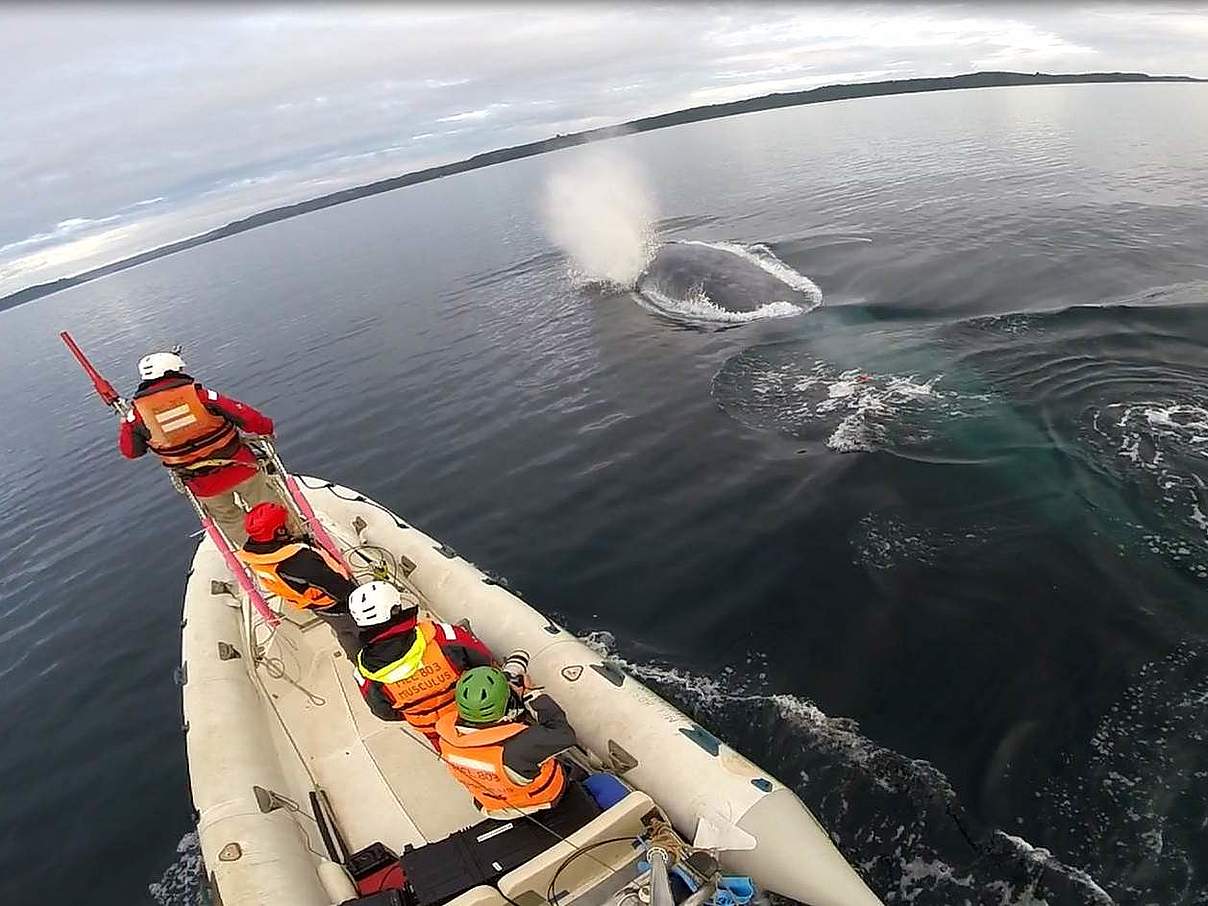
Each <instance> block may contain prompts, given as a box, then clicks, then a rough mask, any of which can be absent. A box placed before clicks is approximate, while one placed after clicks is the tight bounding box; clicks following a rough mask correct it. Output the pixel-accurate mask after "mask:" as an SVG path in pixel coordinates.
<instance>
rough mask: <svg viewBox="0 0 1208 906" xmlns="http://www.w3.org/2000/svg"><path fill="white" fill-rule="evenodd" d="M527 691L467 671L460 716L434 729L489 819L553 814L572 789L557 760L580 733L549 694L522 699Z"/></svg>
mask: <svg viewBox="0 0 1208 906" xmlns="http://www.w3.org/2000/svg"><path fill="white" fill-rule="evenodd" d="M514 657H515V656H513V657H510V658H508V661H507V663H506V664H505V667H507V666H509V665H510V664H511V663H513V660H514ZM526 685H527V684H526V682H525V680H524V677H523V676H517V674H516V672H505V671H504V670H501V669H499V668H497V667H479V668H476V669H474V670H468V671H466V672H465V673H464V674H462V676H461V679H459V680H458V681H457V689H456V692H455V701H456V703H457V708H456V710H453V711H450V712H448V713H446V714H444V715H443V716H442V717H441V718H440V719H439V720H438V721H437V723H436V733H437V736H438V737H439V738H440V742H439V744H438V748H439V750H440V757H441V760H442V761H444V763H445V767H447V768H448V769H449V773H450V774H452V775H453V777H454V778H455V779H456V780H458V781H459V782H460V783H461V785H462V786H464V787H465V788H466V790H468V791H469V793H470V795H471V796H473V797H474V802H475V803H476V804H477V805H478V808H479V810H480V811H481V812H482V813H483V815H485V816H486V817H487V818H498V819H505V818H516V817H518V816H520V815H527V814H531V813H532V812H537V811H541V810H543V809H548V808H553V807H554V806H555V805H557V804H558V802H559V800H561V798H562V794H563V793H564V792H565V791H566V786H567V775H566V769H565V768H564V767H563V766H562V764H561V763H560V762H559V761H558V758H557V756H558V755H559V754H560V753H562V752H564V751H566V750H567V749H569V748H571V747H572V746H574V745H575V731H574V728H573V727H571V725H570V722H569V721H568V720H567V719H566V712H565V711H563V710H562V708H561V706H559V705H558V703H557V702H555V701H554V700H553V699H552V698H550V697H549V696H548V695H546V694H545V693H542V692H537V691H530V692H527V693H525V694H523V696H522V695H521V690H522V689H524V688H525V686H526Z"/></svg>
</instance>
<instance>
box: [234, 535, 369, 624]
mask: <svg viewBox="0 0 1208 906" xmlns="http://www.w3.org/2000/svg"><path fill="white" fill-rule="evenodd" d="M307 547H308V545H305V544H301V543H300V542H294V543H293V544H283V545H281V547H279V548H277V550H275V551H273V552H271V553H268V554H254V553H252V552H251V551H246V550H239V551H236V552H235V556H237V557H238V558H239V559H240V560H242V561H243V562H244V563H246V564H247V565H248V567H249V568H250V569H251V570H252V572H253V573H255V574H256V578H257V579H258V580H259V581H260V587H261V588H263V589H264V590H265V591H267V592H269V593H270V594H274V595H276V596H277V597H279V598H281V599H283V600H285V601H288V602H289V603H290V604H293V605H294V606H295V607H300V608H303V609H305V608H307V607H330V606H331V605H332V604H334V603H336V600H335V598H333V597H332V596H331V595H329V594H328V593H327V592H326V591H324V590H323V589H321V588H317V587H315V586H314V585H310V586H307V588H306V590H305V591H298V590H297V589H295V588H294V587H293V586H292V585H290V584H289V583H288V582H286V581H285V580H284V579H283V578H281V575H280V573H278V572H277V567H278V566H280V565H281V564H282V563H284V562H285V561H286V560H288V559H289V558H290V557H292V556H293V555H294V554H296V553H298V551H300V550H304V549H306V548H307ZM310 550H313V551H314V552H315V553H316V554H318V555H319V556H320V557H322V558H323V562H325V563H326V564H327V565H328V566H329V567H331V569H332V571H333V572H336V573H339V574H340V575H341V576H343V577H344V578H345V579H349V578H351V576H350V575H349V573H348V570H346V569H345V568H344V565H343V564H342V563H340V561H338V560H336V559H335V558H334V557H332V556H331V555H330V554H329V553H327V551H325V550H323V549H322V548H319V547H312V548H310Z"/></svg>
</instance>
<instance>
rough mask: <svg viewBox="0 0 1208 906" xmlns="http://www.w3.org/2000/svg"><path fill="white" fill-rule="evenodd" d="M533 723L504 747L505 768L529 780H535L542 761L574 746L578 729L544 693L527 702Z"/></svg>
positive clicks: (559, 706)
mask: <svg viewBox="0 0 1208 906" xmlns="http://www.w3.org/2000/svg"><path fill="white" fill-rule="evenodd" d="M528 707H529V711H530V712H531V716H529V717H527V719H526V718H521V719H522V720H526V722H531V724H532V725H531V726H530V727H529V728H528V729H526V730H525V731H524V732H522V733H519V734H517V735H516V736H513V737H512V738H511V739H509V740H508V741H507V742H505V743H504V744H503V765H504V767H506V768H507V769H508V770H511V771H515V772H516V773H517V774H519V775H520V776H521V777H523V778H525V779H526V780H532V779H533V778H534V777H536V776H537V773H538V771H539V770H540V769H541V762H543V761H545V760H546V759H548V758H549V757H551V756H553V755H557V754H558V753H559V752H563V751H565V750H566V749H569V748H570V747H571V746H573V745H574V744H575V730H574V728H573V727H572V726H571V725H570V721H568V720H567V719H566V712H565V711H563V710H562V706H561V705H559V704H558V703H557V702H556V701H554V700H553V699H552V698H550V697H549V696H548V695H546V694H544V693H541V694H539V695H537V696H536V697H535V698H532V699H529V701H528Z"/></svg>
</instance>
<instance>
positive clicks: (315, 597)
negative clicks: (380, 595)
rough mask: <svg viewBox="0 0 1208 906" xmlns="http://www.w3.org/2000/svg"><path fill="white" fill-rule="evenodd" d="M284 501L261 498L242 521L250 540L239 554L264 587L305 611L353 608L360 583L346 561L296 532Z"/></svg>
mask: <svg viewBox="0 0 1208 906" xmlns="http://www.w3.org/2000/svg"><path fill="white" fill-rule="evenodd" d="M288 523H289V513H287V512H286V510H285V507H283V506H282V505H281V504H279V503H258V504H256V505H255V506H254V507H252V508H251V509H250V510H249V511H248V514H247V516H246V517H244V520H243V527H244V529H245V530H246V532H247V541H245V542H244V543H243V547H242V548H241V549H239V550H237V551H236V552H235V556H236V557H238V558H239V559H240V560H242V561H243V562H244V563H245V564H247V566H248V568H249V569H251V571H252V573H253V574H254V575H255V576H256V579H257V581H259V583H260V587H261V588H263V589H264V590H265V591H267V592H269V593H270V594H274V595H276V596H277V597H279V598H281V599H282V600H283V601H287V602H289V603H290V604H292V605H293V606H294V607H297V608H299V609H300V610H306V609H312V610H314V611H315V612H317V613H322V614H344V613H348V596H349V595H351V594H352V591H353V589H354V588H355V587H356V583H354V582H353V581H352V576H351V574H350V573H349V572H348V570H347V569H346V568H345V567H344V565H343V564H342V563H340V562H339V561H338V560H336V559H335V558H334V557H332V556H331V554H329V553H327V551H325V550H323V548H321V547H319V546H318V545H315V544H312V543H310V542H309V541H307V540H306V539H304V538H302V537H300V536H298V535H295V534H293V533H292V532H291V531H290V528H289V524H288Z"/></svg>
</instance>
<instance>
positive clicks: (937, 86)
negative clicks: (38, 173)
mask: <svg viewBox="0 0 1208 906" xmlns="http://www.w3.org/2000/svg"><path fill="white" fill-rule="evenodd" d="M1123 82H1183V83H1187V82H1191V83H1204V82H1208V78H1202V77H1198V76H1185V75H1156V76H1155V75H1149V74H1147V73H1140V72H1087V73H1042V72H1035V73H1021V72H1013V71H1010V70H983V71H978V72H971V73H962V74H960V75H954V76H919V77H912V78H909V79H887V80H882V81H874V82H850V83H838V84H833V85H822V86H818V87H816V88H809V89H804V90H801V91H789V92H773V93H771V94H764V95H758V96H756V97H751V98H744V99H741V100H737V101H725V102H722V103H717V104H702V105H698V106H695V107H685V108H683V109H680V110H674V111H670V112H667V113H659V114H653V115H650V116H644V117H638V118H636V119H632V120H626V121H625V122H622V123H617V124H615V125H611V126H599V127H596V128H593V129H585V130H582V131H579V132H570V133H565V134H563V133H557V134H555V135H553V136H549V137H547V138H543V139H538V140H536V141H532V142H525V143H522V144H519V145H511V146H508V147H504V148H496V149H493V150H489V151H482V152H479V153H477V154H473V155H471V156H469V157H465V158H461V159H459V160H455V161H451V162H448V163H444V164H438V165H436V166H432V167H425V168H422V169H419V170H412V171H409V172H406V173H401V174H398V175H396V176H388V177H384V178H382V179H376V180H373V181H371V182H367V183H362V184H360V185H355V186H350V187H348V188H345V189H339V190H337V191H335V192H328V193H325V194H323V195H317V196H313V197H311V198H309V199H304V200H302V201H297V202H291V203H290V204H285V205H278V206H276V207H273V208H268V209H267V210H264V211H260V212H257V213H254V214H249V215H247V216H245V217H240V218H237V219H235V220H232V221H229V222H227V223H225V224H223V225H221V226H218V227H213V228H211V229H209V230H206V231H204V232H201V233H197V234H194V235H192V236H187V237H184V238H181V239H177V240H174V241H172V242H169V243H166V244H164V245H160V246H155V247H153V248H150V249H145V250H143V251H141V252H137V253H135V254H133V255H127V256H126V257H124V258H120V259H118V260H116V261H111V262H109V263H107V264H102V265H98V266H96V267H93V268H89V269H88V270H84V271H80V272H79V273H76V274H71V275H68V276H66V277H59V278H56V279H55V280H50V281H47V282H44V283H35V284H31V285H29V286H26V287H22V288H21V289H18V290H15V291H14V292H12V293H9V294H7V295H5V296H0V311H5V310H7V309H10V308H15V307H17V306H18V305H22V304H24V303H26V302H32V301H34V300H35V299H41V298H45V297H46V296H49V295H53V294H54V293H57V292H60V291H62V290H65V289H70V288H71V287H74V286H80V285H82V284H85V283H90V282H92V281H93V280H99V279H101V278H102V277H107V276H110V275H111V274H115V273H120V272H121V271H124V270H129V269H131V268H134V267H138V266H139V265H141V264H147V263H149V262H151V261H155V260H157V259H159V258H164V257H167V256H168V255H173V254H176V253H177V252H183V251H187V250H189V249H191V248H196V247H198V246H201V245H206V244H208V243H210V242H216V241H218V240H219V239H225V238H227V237H230V236H235V235H238V234H240V233H245V232H248V231H249V230H254V229H257V228H258V227H262V226H268V225H269V224H272V223H279V222H280V221H282V220H288V219H291V218H293V217H300V216H302V215H304V214H309V213H312V212H314V211H319V210H323V209H325V208H330V207H335V206H336V205H340V204H344V203H346V202H349V201H356V200H357V199H360V198H366V197H369V196H372V195H380V194H384V193H386V192H392V191H394V190H396V189H402V188H406V187H407V186H411V185H416V184H419V183H423V182H430V181H432V180H435V179H442V178H444V177H446V176H455V175H457V174H459V173H465V172H469V171H471V170H477V169H482V168H484V167H490V166H494V165H496V164H501V163H507V162H509V161H514V160H522V159H524V158H526V157H535V156H537V155H539V154H546V153H549V152H551V151H558V150H561V149H563V148H571V147H577V146H579V145H585V144H590V143H592V142H597V141H607V140H609V139H613V138H620V137H623V136H625V135H633V134H637V133H641V132H651V131H655V130H657V129H666V128H671V127H673V126H681V125H687V124H689V123H696V122H705V121H708V120H713V119H723V118H726V117H731V116H740V115H742V114H745V113H758V112H764V111H767V110H776V109H783V108H785V107H796V106H805V105H808V104H817V103H826V102H829V101H839V100H854V99H859V98H867V97H884V96H892V95H895V94H918V93H925V92H931V91H953V90H967V89H973V88H1005V87H1026V86H1030V85H1053V84H1077V83H1100V84H1101V83H1123Z"/></svg>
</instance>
